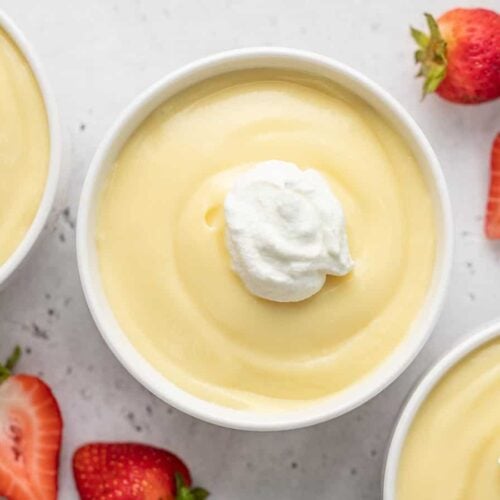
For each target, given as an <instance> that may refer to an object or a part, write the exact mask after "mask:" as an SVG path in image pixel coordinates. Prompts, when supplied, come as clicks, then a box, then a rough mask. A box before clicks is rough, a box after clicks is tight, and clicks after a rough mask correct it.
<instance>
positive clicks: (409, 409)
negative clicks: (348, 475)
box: [383, 321, 500, 500]
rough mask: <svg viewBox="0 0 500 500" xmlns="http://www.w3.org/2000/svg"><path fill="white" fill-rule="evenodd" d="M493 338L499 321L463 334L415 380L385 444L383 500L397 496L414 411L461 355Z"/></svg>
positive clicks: (498, 331)
mask: <svg viewBox="0 0 500 500" xmlns="http://www.w3.org/2000/svg"><path fill="white" fill-rule="evenodd" d="M494 338H500V322H498V321H497V322H494V323H490V324H488V325H486V326H483V327H482V328H480V329H478V330H477V331H476V332H475V333H474V334H472V335H467V336H466V337H465V338H464V339H463V340H462V341H461V342H459V343H458V344H457V345H456V346H455V347H453V348H452V349H451V350H450V351H448V352H447V353H446V354H444V355H443V357H441V358H440V359H439V361H437V362H436V364H435V365H434V366H433V367H432V368H431V369H430V370H429V371H428V372H427V374H426V375H425V376H424V377H423V378H422V380H421V381H420V382H419V383H418V385H417V386H416V388H415V389H414V391H413V392H412V394H411V396H410V397H409V399H408V401H407V402H406V404H405V406H404V408H403V410H402V412H401V414H400V416H399V418H398V421H397V424H396V427H395V429H394V432H393V435H392V438H391V442H390V445H389V448H388V452H387V456H386V462H385V467H384V473H383V474H384V477H383V499H384V500H397V497H396V488H397V477H398V470H399V464H400V459H401V455H402V452H403V448H404V445H405V440H406V437H407V435H408V432H409V430H410V427H411V425H412V423H413V421H414V419H415V417H416V415H417V413H418V412H419V410H420V408H421V406H422V405H423V403H424V402H425V401H426V399H427V397H428V396H429V394H430V393H431V391H432V390H433V389H434V388H435V387H436V386H437V385H438V383H439V382H440V381H441V380H442V379H443V377H444V376H445V375H446V374H447V373H448V372H449V371H450V370H451V369H452V368H453V367H454V366H455V365H457V364H458V363H459V362H460V361H461V360H462V359H464V358H465V357H466V356H467V355H468V354H470V353H471V352H472V351H474V350H476V349H477V348H479V347H480V346H482V345H485V344H486V343H487V342H489V341H490V340H492V339H494Z"/></svg>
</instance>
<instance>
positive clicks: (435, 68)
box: [410, 13, 448, 99]
mask: <svg viewBox="0 0 500 500" xmlns="http://www.w3.org/2000/svg"><path fill="white" fill-rule="evenodd" d="M424 15H425V18H426V19H427V26H428V27H429V31H430V34H429V35H427V34H425V33H423V32H422V31H419V30H417V29H415V28H410V31H411V36H412V38H413V39H414V40H415V42H416V43H417V45H418V49H417V51H416V52H415V62H416V63H417V64H420V70H419V72H418V73H417V77H418V76H423V77H424V85H423V88H422V99H423V98H424V97H425V96H426V95H427V94H430V93H431V92H434V91H435V90H436V89H437V88H438V87H439V85H440V83H441V82H442V81H443V80H444V78H445V76H446V68H447V65H448V60H447V50H446V42H445V40H444V39H443V37H442V36H441V32H440V31H439V26H438V24H437V22H436V20H435V19H434V18H433V17H432V16H431V15H430V14H427V13H426V14H424Z"/></svg>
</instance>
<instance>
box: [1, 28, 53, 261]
mask: <svg viewBox="0 0 500 500" xmlns="http://www.w3.org/2000/svg"><path fill="white" fill-rule="evenodd" d="M48 165H49V127H48V122H47V114H46V111H45V105H44V101H43V98H42V95H41V93H40V88H39V87H38V83H37V81H36V79H35V77H34V75H33V73H32V71H31V68H30V66H29V64H28V62H27V60H26V59H25V57H24V56H23V54H22V53H21V51H20V50H19V48H18V47H17V46H16V44H15V43H14V42H13V40H12V39H11V38H10V37H9V35H8V34H7V33H6V32H5V31H3V30H2V29H1V28H0V177H1V179H2V180H1V182H0V266H1V265H2V264H4V263H5V261H6V260H7V259H8V258H9V257H10V256H11V255H12V253H13V252H14V250H15V249H16V248H17V246H18V245H19V244H20V243H21V241H22V239H23V238H24V236H25V234H26V232H27V231H28V229H29V227H30V226H31V223H32V222H33V219H34V218H35V215H36V212H37V210H38V207H39V205H40V200H41V198H42V195H43V191H44V188H45V182H46V179H47V173H48Z"/></svg>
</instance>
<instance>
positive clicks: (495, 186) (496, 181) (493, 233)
mask: <svg viewBox="0 0 500 500" xmlns="http://www.w3.org/2000/svg"><path fill="white" fill-rule="evenodd" d="M490 175H491V177H490V191H489V194H488V204H487V205H486V223H485V231H486V236H487V237H488V238H490V239H498V238H500V132H499V133H498V134H497V136H496V137H495V140H494V141H493V148H492V150H491V173H490Z"/></svg>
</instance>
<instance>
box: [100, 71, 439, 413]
mask: <svg viewBox="0 0 500 500" xmlns="http://www.w3.org/2000/svg"><path fill="white" fill-rule="evenodd" d="M270 160H274V161H282V162H289V163H292V164H294V165H296V166H297V167H298V168H299V169H301V170H303V171H306V170H307V169H314V170H315V171H316V172H318V173H319V174H320V175H321V177H322V179H324V180H325V183H327V184H328V186H329V189H330V190H331V193H333V194H334V195H335V198H336V199H338V200H339V202H340V204H341V206H342V210H343V214H344V216H345V230H346V233H347V237H348V241H349V251H350V255H351V257H352V260H353V262H354V263H355V265H354V267H352V269H351V267H350V268H349V271H350V272H348V273H346V274H345V275H343V276H332V275H330V274H328V276H326V279H325V281H324V285H323V286H322V287H321V288H320V289H319V290H318V291H317V292H316V293H314V295H312V296H311V297H310V298H308V299H307V300H300V301H297V302H285V303H281V302H277V301H274V300H266V299H263V298H259V297H257V296H256V295H255V294H254V293H251V291H250V290H249V289H248V287H246V286H245V283H244V282H243V281H242V279H241V278H240V276H238V275H237V273H235V272H234V266H232V263H231V256H230V252H229V251H228V246H227V231H226V229H227V227H226V226H227V224H226V219H225V211H224V204H225V200H226V198H227V195H228V193H229V192H230V191H231V190H232V189H233V187H234V186H235V184H236V183H237V182H238V179H241V178H242V177H241V176H242V175H244V174H245V173H246V172H249V171H250V170H251V169H252V168H254V167H255V165H257V164H261V163H265V162H268V161H270ZM96 224H97V229H96V246H97V257H98V263H99V270H100V275H101V279H102V283H103V288H104V291H105V294H106V297H107V300H108V302H109V304H110V306H111V308H112V310H113V313H114V316H115V317H116V319H117V321H118V323H119V324H120V326H121V328H122V330H123V331H124V332H125V333H126V335H127V336H128V338H129V339H130V341H131V342H132V344H133V345H134V347H135V348H136V349H137V350H138V351H139V352H140V353H141V354H142V355H143V356H144V357H145V358H146V359H147V360H148V361H149V362H150V363H151V364H152V365H153V366H154V367H155V368H156V369H157V370H158V371H159V372H160V373H162V374H163V375H164V376H165V377H166V378H167V379H169V380H171V381H172V382H174V383H175V384H176V385H178V386H179V387H181V388H183V389H185V390H186V391H188V392H190V393H191V394H194V395H196V396H198V397H200V398H202V399H204V400H207V401H210V402H214V403H218V404H220V405H223V406H227V407H231V408H236V409H248V410H255V411H285V410H288V409H292V408H298V407H301V406H304V405H309V404H314V403H316V402H318V401H320V400H323V399H325V398H327V397H329V396H332V395H334V394H336V393H338V392H340V391H342V390H344V389H346V388H349V387H350V386H352V385H353V384H355V383H357V382H359V381H361V380H362V379H363V378H364V377H365V376H367V375H369V374H370V372H372V371H373V370H374V369H375V368H377V367H378V366H379V365H380V364H381V363H382V362H383V361H384V360H385V359H386V358H387V357H388V356H390V355H391V354H392V353H393V352H394V350H395V349H396V347H397V346H398V345H399V344H400V343H401V342H402V341H403V340H404V339H405V338H406V336H407V334H408V332H409V329H410V327H411V325H412V323H413V321H414V320H415V318H416V316H417V314H418V312H419V311H420V309H421V308H422V306H423V303H424V301H425V298H426V295H427V291H428V289H429V286H430V281H431V277H432V274H433V271H434V261H435V252H436V239H437V238H436V227H435V214H434V207H433V202H432V200H431V196H430V193H429V188H428V186H427V185H426V182H425V181H424V178H423V175H422V172H421V169H420V167H419V165H418V164H417V162H416V160H415V158H414V157H413V155H412V153H411V151H410V149H409V147H408V146H407V145H406V143H405V141H404V140H403V139H402V138H401V137H400V136H399V135H398V133H397V131H395V130H393V129H392V128H391V127H390V126H389V125H388V124H387V123H386V121H385V120H384V119H383V118H382V117H381V116H380V115H378V114H377V113H376V112H375V111H374V110H373V109H372V108H371V107H370V106H369V105H368V104H367V103H366V102H364V101H363V100H361V99H360V98H358V97H356V96H354V95H353V94H351V93H350V92H348V91H346V90H344V89H342V88H340V87H338V86H336V85H334V84H332V83H331V82H330V81H327V80H323V79H320V78H315V77H312V76H307V75H305V74H301V73H293V72H285V71H268V70H251V71H240V72H233V73H228V74H225V75H222V76H218V77H215V78H213V79H210V80H206V81H204V82H202V83H199V84H196V85H194V86H193V87H192V88H190V89H188V90H186V91H183V92H181V93H179V94H177V95H176V96H174V97H172V98H170V99H168V100H167V101H166V102H165V103H164V104H162V105H161V106H159V107H158V108H157V109H156V110H155V111H154V112H153V113H151V114H150V116H149V117H147V118H146V119H145V120H144V121H143V123H142V124H141V125H140V126H139V127H138V128H137V130H136V131H135V132H134V133H133V134H132V136H131V137H130V138H129V139H128V141H127V142H126V144H125V145H124V146H123V148H122V150H121V151H120V152H119V154H118V156H117V157H116V160H115V163H114V165H113V166H112V168H111V171H110V173H109V175H108V178H107V180H106V182H105V185H104V188H103V190H102V193H101V195H100V200H99V204H98V209H97V221H96Z"/></svg>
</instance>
